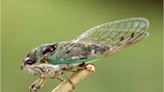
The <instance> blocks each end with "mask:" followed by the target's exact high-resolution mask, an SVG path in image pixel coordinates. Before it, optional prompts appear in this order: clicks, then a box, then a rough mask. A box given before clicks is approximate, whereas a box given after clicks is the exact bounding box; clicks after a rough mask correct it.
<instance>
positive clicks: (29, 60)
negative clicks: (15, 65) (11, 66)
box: [24, 58, 34, 65]
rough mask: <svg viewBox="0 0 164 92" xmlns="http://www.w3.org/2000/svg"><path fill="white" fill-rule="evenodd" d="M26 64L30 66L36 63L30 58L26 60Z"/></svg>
mask: <svg viewBox="0 0 164 92" xmlns="http://www.w3.org/2000/svg"><path fill="white" fill-rule="evenodd" d="M24 62H25V63H26V64H30V65H31V64H33V63H34V62H33V61H32V60H31V59H30V58H26V59H24Z"/></svg>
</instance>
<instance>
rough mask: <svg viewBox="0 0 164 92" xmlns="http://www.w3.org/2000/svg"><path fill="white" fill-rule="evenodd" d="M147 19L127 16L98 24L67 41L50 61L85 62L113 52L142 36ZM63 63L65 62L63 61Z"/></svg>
mask: <svg viewBox="0 0 164 92" xmlns="http://www.w3.org/2000/svg"><path fill="white" fill-rule="evenodd" d="M148 26H149V21H148V20H147V19H145V18H129V19H123V20H118V21H114V22H109V23H106V24H102V25H98V26H96V27H94V28H92V29H90V30H88V31H87V32H85V33H83V34H82V35H80V36H79V37H77V38H76V39H74V40H72V41H70V42H67V43H66V44H64V45H63V47H62V49H61V50H60V51H58V52H56V53H55V54H54V53H53V55H51V57H50V59H51V61H52V62H54V61H55V60H58V62H59V63H61V62H63V61H72V63H76V62H77V61H79V60H82V59H85V60H83V61H79V62H87V61H90V59H91V60H94V59H97V58H101V57H105V56H108V55H110V54H113V53H115V52H117V51H119V50H121V49H123V48H126V47H127V46H130V45H132V44H134V43H136V42H138V41H140V40H142V39H144V38H146V37H147V36H148V35H149V33H148V32H145V31H146V30H147V28H148ZM63 63H65V62H63Z"/></svg>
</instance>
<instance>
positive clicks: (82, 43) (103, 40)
mask: <svg viewBox="0 0 164 92" xmlns="http://www.w3.org/2000/svg"><path fill="white" fill-rule="evenodd" d="M148 27H149V21H148V20H147V19H145V18H128V19H123V20H118V21H114V22H109V23H105V24H101V25H98V26H96V27H93V28H91V29H89V30H88V31H86V32H85V33H83V34H82V35H80V36H79V37H77V38H75V39H73V40H71V41H64V42H55V43H52V44H44V45H41V46H39V47H37V48H35V49H33V50H32V51H30V52H29V53H28V54H27V55H26V57H25V58H24V59H23V62H22V64H21V69H22V70H23V71H24V72H27V73H29V74H32V75H36V76H38V77H39V79H38V80H36V81H35V82H34V83H33V84H32V85H31V86H30V92H31V90H35V91H37V90H38V89H40V88H41V87H42V86H43V85H44V83H45V81H46V77H45V74H47V75H49V76H50V77H53V78H57V79H59V80H61V81H62V79H61V78H60V76H61V75H63V74H64V73H66V72H67V71H72V69H73V68H76V67H82V66H83V65H85V64H86V63H90V62H93V61H97V60H99V59H102V58H104V57H106V56H109V55H111V54H113V53H115V52H118V51H120V50H122V49H124V48H126V47H128V46H130V45H132V44H134V43H136V42H138V41H140V40H142V39H144V38H146V37H147V36H148V35H149V33H148V32H145V31H146V30H147V28H148ZM70 83H71V82H70ZM72 85H73V84H72Z"/></svg>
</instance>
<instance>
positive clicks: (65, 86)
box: [51, 64, 96, 92]
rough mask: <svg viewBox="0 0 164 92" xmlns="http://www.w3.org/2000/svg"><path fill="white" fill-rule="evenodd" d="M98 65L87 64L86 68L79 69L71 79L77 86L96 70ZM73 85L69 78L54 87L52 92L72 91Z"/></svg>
mask: <svg viewBox="0 0 164 92" xmlns="http://www.w3.org/2000/svg"><path fill="white" fill-rule="evenodd" d="M95 70H96V67H95V65H94V64H87V65H85V69H83V70H81V69H78V70H77V71H76V72H75V73H74V74H72V75H71V76H70V77H69V80H70V81H71V82H72V83H73V84H74V85H75V86H77V84H79V83H80V82H81V81H83V80H84V79H85V78H87V77H88V76H89V75H90V74H91V73H93V72H95ZM72 90H73V87H72V85H71V83H70V82H69V81H67V80H65V81H64V82H62V83H61V84H60V85H59V86H57V87H56V88H55V89H53V90H52V91H51V92H71V91H72Z"/></svg>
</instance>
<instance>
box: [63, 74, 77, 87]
mask: <svg viewBox="0 0 164 92" xmlns="http://www.w3.org/2000/svg"><path fill="white" fill-rule="evenodd" d="M63 75H64V77H65V78H66V79H67V81H69V83H71V85H72V88H73V89H75V85H74V84H73V83H72V81H71V80H69V79H68V77H67V76H66V75H65V74H63Z"/></svg>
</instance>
